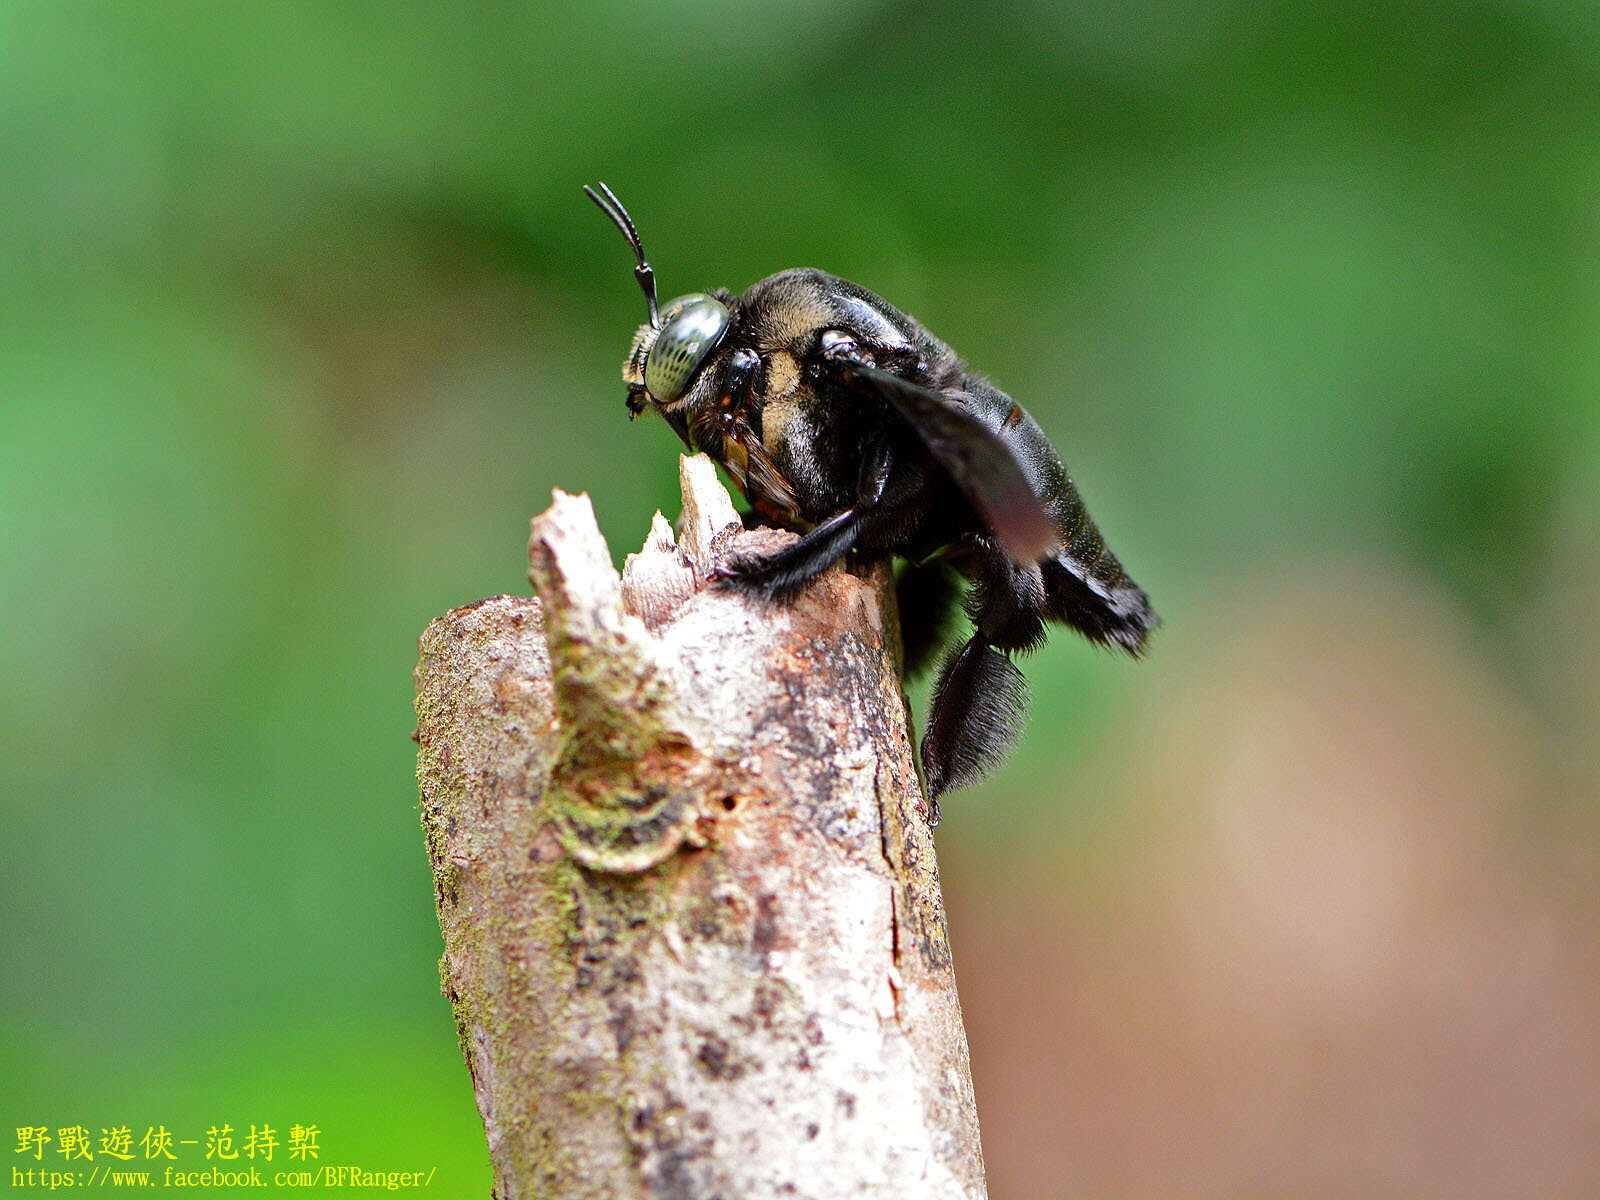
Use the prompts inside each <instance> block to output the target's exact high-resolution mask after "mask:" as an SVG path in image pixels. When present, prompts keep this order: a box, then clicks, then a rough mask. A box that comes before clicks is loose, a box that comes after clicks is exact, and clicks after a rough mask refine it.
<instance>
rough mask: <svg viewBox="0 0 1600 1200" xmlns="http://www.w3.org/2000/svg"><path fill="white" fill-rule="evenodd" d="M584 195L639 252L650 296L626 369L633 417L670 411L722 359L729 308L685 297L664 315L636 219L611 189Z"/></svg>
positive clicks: (639, 271) (699, 295) (640, 274)
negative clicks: (651, 408) (652, 409)
mask: <svg viewBox="0 0 1600 1200" xmlns="http://www.w3.org/2000/svg"><path fill="white" fill-rule="evenodd" d="M583 191H584V194H585V195H587V196H588V197H589V199H591V200H593V201H594V202H595V204H597V205H598V206H599V208H600V211H601V212H603V213H605V214H606V216H608V217H610V218H611V220H612V221H613V222H614V223H615V224H616V226H617V228H618V229H620V230H621V231H622V236H623V237H625V238H626V239H627V240H628V245H629V246H631V247H632V248H633V254H634V257H635V258H637V259H638V260H639V265H638V266H636V267H635V268H634V269H633V274H634V278H636V279H637V280H638V281H639V287H640V288H641V289H643V291H644V299H645V304H646V305H647V306H648V308H649V313H650V320H649V322H648V323H647V324H644V325H641V326H639V331H638V332H637V333H635V334H634V335H633V347H632V348H631V349H630V350H629V351H628V361H627V362H626V363H625V364H623V368H622V376H623V379H625V380H626V381H627V384H628V411H629V412H630V413H632V414H633V415H634V416H638V415H639V414H640V413H641V412H643V411H644V409H645V406H646V405H647V404H655V405H656V406H657V407H659V408H661V409H663V410H666V411H670V410H671V409H672V407H673V406H674V405H676V404H678V403H679V402H680V401H682V400H683V398H684V396H685V395H686V394H687V393H688V391H689V388H690V386H691V385H692V384H693V383H694V380H695V377H696V376H697V375H698V374H699V373H700V370H701V368H702V367H704V366H705V365H706V363H707V362H709V361H710V360H711V358H712V357H713V356H714V355H715V354H716V351H717V347H718V346H719V345H721V343H722V339H723V336H724V335H725V334H726V333H727V332H728V325H729V324H730V317H729V315H728V306H727V305H725V304H724V303H722V301H720V300H718V299H717V298H716V297H714V296H708V295H706V294H705V293H704V292H690V293H689V294H688V295H686V296H679V297H678V298H677V299H676V300H674V301H672V302H671V303H670V304H668V305H667V306H666V308H665V309H663V310H658V309H657V307H656V277H655V272H654V271H652V270H651V269H650V264H649V263H647V262H646V261H645V258H644V247H643V246H641V245H640V243H639V231H638V230H637V229H635V228H634V225H633V218H632V217H630V216H628V210H627V209H625V208H623V207H622V202H621V201H620V200H618V199H617V198H616V196H615V195H614V194H613V193H612V191H611V189H610V188H608V187H607V186H606V185H605V184H603V183H602V184H600V190H599V191H598V192H596V191H595V190H594V189H593V188H590V187H587V186H585V187H584V189H583Z"/></svg>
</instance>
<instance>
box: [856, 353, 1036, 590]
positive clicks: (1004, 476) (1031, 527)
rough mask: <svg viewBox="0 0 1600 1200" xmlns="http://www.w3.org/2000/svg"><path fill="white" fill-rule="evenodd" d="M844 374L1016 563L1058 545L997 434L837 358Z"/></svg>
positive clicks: (902, 382) (967, 415) (936, 400)
mask: <svg viewBox="0 0 1600 1200" xmlns="http://www.w3.org/2000/svg"><path fill="white" fill-rule="evenodd" d="M842 366H843V369H844V373H845V375H846V377H847V378H849V379H852V380H854V381H856V382H857V383H859V384H861V385H863V386H865V387H867V388H869V389H870V390H872V391H873V392H875V393H876V394H877V395H879V396H881V397H883V399H884V400H886V401H887V402H888V403H889V405H890V406H891V407H892V408H894V410H895V411H896V412H898V413H899V414H900V415H901V417H903V418H904V419H905V421H906V423H907V424H908V425H910V426H911V428H912V429H913V430H915V431H916V434H917V436H918V437H920V438H921V439H922V441H923V444H924V445H926V446H927V447H928V449H929V450H930V451H931V452H932V453H933V456H934V457H935V458H936V459H938V460H939V463H940V465H941V466H943V467H944V469H945V470H946V471H948V472H949V473H950V477H951V478H952V479H954V480H955V481H956V485H957V486H958V487H960V488H961V490H962V491H963V492H965V493H966V494H967V498H968V499H970V500H971V501H972V504H973V507H975V508H976V509H977V510H978V514H979V515H980V516H981V517H982V518H983V522H984V524H985V525H987V526H988V527H989V531H990V532H991V533H993V534H994V536H995V538H996V539H997V540H998V541H999V542H1000V544H1001V545H1002V546H1004V547H1005V550H1006V553H1007V554H1009V555H1011V557H1012V558H1013V559H1015V560H1016V561H1017V562H1019V563H1031V562H1037V561H1038V560H1039V559H1041V558H1044V557H1045V556H1046V555H1048V554H1050V553H1051V552H1052V551H1054V550H1056V549H1058V548H1059V546H1060V544H1061V535H1060V534H1059V533H1058V532H1057V531H1056V527H1055V523H1054V522H1053V521H1051V519H1050V514H1049V513H1047V512H1046V511H1045V507H1044V504H1043V503H1042V502H1041V501H1040V499H1039V497H1038V495H1037V494H1036V493H1035V492H1034V490H1033V485H1032V484H1031V483H1029V482H1028V476H1027V475H1026V474H1025V473H1024V471H1023V469H1022V465H1021V464H1020V463H1018V462H1017V458H1016V455H1014V454H1013V453H1012V452H1011V449H1010V447H1008V446H1007V445H1006V444H1005V442H1004V441H1002V440H1001V439H1000V436H999V434H997V433H995V432H994V430H992V429H990V428H989V427H988V426H987V425H985V424H984V423H983V422H982V421H980V420H979V419H978V418H977V417H975V416H974V415H973V414H972V413H971V411H969V410H968V409H965V408H963V407H962V406H961V404H960V403H959V402H958V401H955V400H950V399H946V398H945V397H944V396H943V395H941V394H940V393H938V392H936V391H934V390H933V389H932V388H926V387H923V386H922V385H921V384H917V383H912V382H911V381H910V380H909V379H902V378H901V377H900V376H898V375H896V374H894V373H893V372H892V371H885V370H882V369H880V368H878V367H874V366H869V365H868V364H866V363H863V362H859V361H856V360H854V359H846V360H843V363H842Z"/></svg>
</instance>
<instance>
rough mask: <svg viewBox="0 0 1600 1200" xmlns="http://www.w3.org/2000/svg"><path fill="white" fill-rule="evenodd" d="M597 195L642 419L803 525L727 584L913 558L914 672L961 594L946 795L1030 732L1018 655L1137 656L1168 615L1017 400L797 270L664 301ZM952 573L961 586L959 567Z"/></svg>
mask: <svg viewBox="0 0 1600 1200" xmlns="http://www.w3.org/2000/svg"><path fill="white" fill-rule="evenodd" d="M584 192H585V193H587V195H588V196H589V198H590V199H591V200H593V201H594V202H595V203H596V204H597V205H599V206H600V210H601V211H602V212H604V213H605V214H606V216H608V217H610V218H611V220H612V221H614V222H615V223H616V225H617V227H618V228H619V229H620V230H622V233H623V236H625V237H626V238H627V239H628V244H629V246H631V247H632V249H633V253H634V256H635V258H636V259H637V260H638V266H637V267H635V269H634V274H635V276H636V277H637V278H638V281H639V285H640V287H641V288H642V289H643V290H644V295H645V301H646V303H647V305H648V307H649V317H650V319H649V321H648V323H647V324H644V325H641V326H640V327H639V331H638V332H637V333H636V334H635V335H634V339H633V348H632V350H631V351H630V352H629V354H628V359H627V362H626V363H625V364H624V365H623V371H622V374H623V379H624V380H625V381H626V383H627V385H628V401H627V403H628V411H629V413H630V414H631V415H633V416H635V417H637V416H639V414H641V413H643V412H644V411H645V410H646V409H654V410H655V411H656V412H659V413H660V414H661V415H662V416H663V417H664V418H665V419H666V421H667V424H668V425H670V426H671V427H672V429H673V431H674V432H675V433H677V435H678V436H679V437H680V438H681V439H682V440H683V442H684V444H685V445H687V446H688V447H689V448H690V449H691V450H696V451H704V452H705V453H707V454H709V455H710V456H711V457H712V458H713V459H715V460H716V461H717V462H719V463H721V464H722V466H723V467H724V468H725V469H726V470H727V472H728V473H729V475H731V476H732V477H733V479H734V480H735V481H736V482H737V483H738V484H739V487H740V489H741V490H742V491H743V492H744V495H745V498H746V499H747V500H748V501H749V502H750V504H751V506H752V507H753V508H754V509H755V511H756V513H758V514H760V515H761V516H762V517H764V518H766V519H768V520H770V521H772V522H774V523H776V524H778V525H781V526H783V527H785V528H788V529H793V530H795V531H797V532H799V533H800V534H801V536H800V539H799V540H798V541H796V542H793V543H791V544H790V545H788V546H786V547H785V548H783V549H782V550H779V551H776V552H774V553H770V554H766V555H762V556H760V557H744V558H736V559H733V560H732V561H731V562H730V563H729V564H728V565H727V566H725V567H724V568H723V569H722V570H721V572H720V578H719V583H720V584H721V585H722V586H725V587H732V588H737V589H739V590H741V591H744V592H746V593H750V594H753V595H756V596H761V597H764V598H767V599H773V600H784V599H787V598H790V597H792V596H793V595H794V594H795V593H796V592H798V591H799V590H800V589H801V588H802V587H804V586H805V585H806V584H807V583H809V582H810V581H811V580H813V579H815V578H816V577H817V576H818V575H820V574H821V573H822V572H823V571H825V570H827V569H828V568H829V567H830V566H832V565H833V564H834V563H835V562H837V561H838V560H839V559H840V558H841V557H842V556H843V555H844V554H845V553H847V552H848V551H850V550H851V549H856V550H859V551H861V552H863V553H865V554H870V555H879V556H884V555H898V556H900V557H901V558H904V559H905V560H906V561H907V564H908V565H907V566H906V567H905V568H904V569H903V570H902V572H901V574H900V576H899V579H898V582H897V594H898V600H899V606H900V615H901V629H902V635H903V642H904V657H905V670H906V673H907V674H908V675H910V674H913V673H915V672H916V671H917V670H918V669H919V668H920V667H922V666H924V665H925V664H926V663H927V661H928V659H929V658H930V657H931V656H932V654H933V653H934V652H935V651H936V650H937V649H938V646H939V642H940V641H941V638H942V633H943V627H944V625H945V623H946V619H947V618H948V616H949V614H950V613H951V611H952V610H953V608H954V607H955V604H956V602H957V600H958V599H959V594H958V593H959V584H958V579H957V578H956V576H964V577H965V578H966V579H967V581H968V582H969V583H970V585H971V587H970V589H969V591H968V592H967V596H966V602H965V607H966V611H967V615H968V616H969V617H970V618H971V620H972V623H973V626H974V631H973V633H972V636H971V637H969V638H968V639H967V641H966V642H965V643H964V644H962V645H961V646H960V647H959V648H958V649H956V650H955V651H954V652H953V653H951V654H950V655H949V656H948V657H947V658H946V659H945V661H944V664H943V666H942V667H941V668H940V671H939V675H938V679H937V682H936V684H935V685H934V690H933V701H932V705H931V708H930V711H929V714H928V720H927V730H926V732H925V733H924V735H923V739H922V766H923V774H924V777H925V778H926V781H927V786H928V795H929V798H930V800H931V801H933V802H934V806H933V808H932V809H931V814H932V816H933V818H934V819H937V813H938V808H937V800H938V797H939V796H940V795H942V794H943V793H945V792H947V791H950V790H952V789H954V788H960V787H965V786H967V785H968V784H971V783H974V782H976V781H977V780H978V779H980V778H981V777H983V776H984V775H986V774H988V773H989V772H990V771H991V770H993V769H994V768H995V767H996V766H998V765H999V763H1000V762H1001V761H1002V760H1004V758H1005V757H1006V756H1007V754H1009V753H1010V751H1011V749H1012V748H1013V747H1014V746H1015V744H1016V742H1017V739H1018V738H1019V737H1020V736H1021V732H1022V728H1023V725H1024V724H1025V721H1026V703H1027V695H1028V692H1027V684H1026V682H1025V681H1024V680H1023V677H1022V673H1021V672H1020V671H1019V670H1018V669H1017V668H1016V666H1015V665H1014V664H1013V663H1012V661H1011V657H1010V656H1011V655H1012V654H1013V653H1025V652H1027V651H1029V650H1033V649H1035V648H1036V647H1037V646H1039V645H1040V644H1041V643H1042V642H1043V641H1044V636H1045V622H1047V621H1059V622H1061V623H1062V624H1065V625H1070V626H1071V627H1072V628H1074V629H1076V630H1077V631H1078V632H1079V633H1082V634H1083V635H1084V636H1086V637H1088V638H1089V639H1091V640H1092V641H1095V642H1099V643H1102V644H1104V645H1108V646H1115V647H1119V648H1121V649H1123V650H1125V651H1127V652H1128V653H1130V654H1134V655H1137V654H1139V653H1140V652H1141V651H1142V650H1143V649H1144V645H1145V641H1146V639H1147V638H1148V637H1149V636H1150V633H1151V631H1152V630H1153V629H1154V628H1155V627H1156V624H1157V623H1158V618H1157V617H1156V614H1155V612H1154V610H1153V609H1152V608H1151V607H1150V602H1149V600H1148V599H1147V597H1146V596H1145V594H1144V592H1143V591H1142V590H1141V589H1140V588H1139V586H1138V585H1137V584H1135V583H1134V582H1133V580H1131V579H1129V578H1128V576H1127V574H1126V573H1124V571H1123V569H1122V565H1121V564H1120V563H1119V562H1118V561H1117V559H1116V557H1115V556H1114V555H1113V554H1112V553H1111V551H1110V550H1109V549H1107V548H1106V544H1105V540H1104V539H1103V538H1102V537H1101V536H1100V531H1099V530H1098V529H1096V528H1095V524H1094V522H1093V521H1092V520H1090V518H1089V514H1088V511H1087V510H1086V509H1085V508H1084V505H1083V501H1082V500H1081V499H1080V498H1079V496H1078V492H1077V489H1076V488H1074V487H1073V485H1072V480H1071V479H1070V478H1068V476H1067V470H1066V467H1065V466H1063V465H1062V462H1061V456H1060V455H1059V454H1057V453H1056V450H1055V448H1054V447H1053V446H1052V445H1051V444H1050V441H1049V439H1048V438H1046V437H1045V435H1044V431H1043V430H1042V429H1040V428H1039V426H1038V424H1037V423H1036V422H1035V421H1034V419H1033V418H1032V417H1030V416H1029V415H1028V414H1027V412H1026V411H1025V410H1024V409H1023V408H1022V406H1021V405H1020V404H1017V403H1015V402H1014V401H1013V400H1012V399H1011V397H1009V396H1007V395H1006V394H1005V393H1004V392H1002V391H1000V390H999V389H998V388H996V387H994V386H993V385H992V384H990V383H988V382H987V381H986V380H984V379H982V378H980V377H978V376H977V375H974V374H973V373H972V372H970V371H969V370H968V369H967V367H966V365H965V364H964V363H963V362H962V361H961V359H959V358H958V357H957V356H956V355H955V353H954V352H953V351H952V350H951V349H950V347H949V346H947V345H945V344H944V343H943V342H942V341H940V340H939V339H938V338H936V337H934V336H933V335H932V334H931V333H929V332H928V331H927V330H926V329H924V328H923V327H922V326H921V325H920V324H919V323H918V322H917V321H915V320H913V319H912V318H911V317H908V316H906V315H905V314H904V313H902V312H900V311H899V310H898V309H896V308H895V307H894V306H893V305H891V304H888V303H886V302H885V301H883V300H882V299H880V298H879V297H877V296H875V295H873V294H872V293H871V292H869V291H867V290H866V289H865V288H862V287H858V286H857V285H856V284H853V283H849V282H847V281H845V280H843V279H838V278H835V277H834V276H832V275H827V274H824V273H823V272H822V271H817V270H811V269H807V268H798V269H795V270H790V271H780V272H779V273H778V274H776V275H771V276H768V277H767V278H766V279H763V280H761V282H759V283H757V284H754V285H753V286H752V287H751V288H750V289H749V290H748V291H746V292H745V293H744V295H742V296H735V295H734V294H733V293H732V292H729V291H727V290H725V289H720V288H719V289H716V290H714V291H711V292H693V293H690V294H689V295H686V296H680V297H679V298H678V299H676V300H673V301H672V302H671V303H669V304H667V305H666V306H665V307H664V308H658V306H657V303H656V289H655V276H654V273H653V272H652V271H651V269H650V266H649V264H648V263H647V262H646V261H645V257H644V250H643V248H642V247H641V245H640V242H639V234H638V231H637V230H636V229H635V228H634V224H633V221H632V219H631V218H630V217H629V216H628V214H627V212H626V210H624V208H623V207H622V205H621V203H620V202H619V201H618V200H617V198H616V196H614V195H613V194H612V193H611V190H610V189H609V188H607V187H606V185H605V184H603V183H602V184H601V185H600V188H599V191H598V192H596V191H595V190H594V189H592V188H588V187H585V188H584ZM952 573H954V574H952Z"/></svg>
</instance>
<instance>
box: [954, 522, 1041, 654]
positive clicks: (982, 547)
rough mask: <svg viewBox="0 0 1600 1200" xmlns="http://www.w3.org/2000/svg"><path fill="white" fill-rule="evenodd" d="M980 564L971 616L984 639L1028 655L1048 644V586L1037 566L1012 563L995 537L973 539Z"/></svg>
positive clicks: (974, 576)
mask: <svg viewBox="0 0 1600 1200" xmlns="http://www.w3.org/2000/svg"><path fill="white" fill-rule="evenodd" d="M972 549H973V552H974V556H975V558H976V565H975V567H974V569H973V570H972V581H973V585H972V591H971V592H969V593H968V594H967V615H968V616H969V617H971V618H972V623H973V624H974V625H976V626H977V627H978V632H979V633H981V634H982V635H983V637H984V640H985V641H987V642H990V643H991V644H993V645H995V646H999V647H1000V648H1001V649H1002V650H1020V651H1022V652H1023V653H1027V652H1028V651H1030V650H1035V649H1037V648H1038V647H1039V646H1040V644H1041V643H1043V641H1044V613H1045V585H1044V577H1043V575H1042V574H1041V573H1040V568H1039V567H1038V565H1037V564H1034V563H1026V564H1020V565H1019V564H1018V563H1015V562H1013V561H1012V559H1011V556H1010V555H1008V554H1007V553H1006V552H1005V550H1004V549H1002V548H1001V546H1000V544H999V543H998V542H996V541H995V540H994V539H993V538H989V537H976V538H973V539H972Z"/></svg>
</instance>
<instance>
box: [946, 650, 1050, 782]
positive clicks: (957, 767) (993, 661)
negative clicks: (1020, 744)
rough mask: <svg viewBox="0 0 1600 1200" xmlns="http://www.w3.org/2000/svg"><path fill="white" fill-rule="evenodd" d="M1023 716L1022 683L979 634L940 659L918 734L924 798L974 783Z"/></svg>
mask: <svg viewBox="0 0 1600 1200" xmlns="http://www.w3.org/2000/svg"><path fill="white" fill-rule="evenodd" d="M1027 720H1028V683H1027V680H1025V679H1023V677H1022V672H1021V671H1019V670H1017V668H1016V665H1015V664H1014V663H1013V662H1012V661H1011V660H1010V659H1009V658H1007V657H1006V656H1005V655H1004V654H1002V653H1000V651H999V650H997V649H995V647H994V646H992V645H991V644H990V643H989V642H988V641H987V640H985V638H984V636H983V634H981V633H975V634H973V635H972V637H971V638H969V639H968V640H967V642H966V644H965V645H963V646H962V647H961V649H959V650H957V651H956V652H955V653H953V654H952V655H950V657H949V658H948V659H946V660H945V664H944V667H943V669H942V670H941V671H940V672H939V682H938V683H937V684H935V685H934V690H933V703H932V704H931V705H930V706H929V709H928V728H927V732H926V733H924V734H923V736H922V770H923V774H924V775H925V776H926V778H927V782H928V796H929V799H931V800H935V801H936V800H937V799H938V798H939V797H940V796H942V795H943V794H944V793H945V792H949V791H954V790H955V789H957V788H964V787H968V786H970V785H971V784H974V783H976V782H978V780H980V779H982V778H983V777H984V776H985V775H987V774H989V773H990V772H991V771H993V770H994V769H995V767H997V766H999V765H1000V763H1001V762H1003V761H1004V760H1005V758H1006V756H1007V755H1009V754H1010V753H1011V751H1012V750H1013V749H1014V748H1015V747H1016V744H1017V741H1018V740H1019V739H1020V738H1021V737H1022V731H1023V729H1024V728H1025V727H1026V726H1027Z"/></svg>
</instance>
